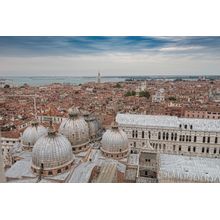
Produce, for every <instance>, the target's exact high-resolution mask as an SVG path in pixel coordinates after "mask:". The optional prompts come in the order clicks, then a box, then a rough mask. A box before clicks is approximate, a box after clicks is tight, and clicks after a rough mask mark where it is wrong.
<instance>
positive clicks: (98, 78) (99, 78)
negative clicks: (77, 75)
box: [97, 72, 101, 83]
mask: <svg viewBox="0 0 220 220" xmlns="http://www.w3.org/2000/svg"><path fill="white" fill-rule="evenodd" d="M97 83H101V75H100V72H98V76H97Z"/></svg>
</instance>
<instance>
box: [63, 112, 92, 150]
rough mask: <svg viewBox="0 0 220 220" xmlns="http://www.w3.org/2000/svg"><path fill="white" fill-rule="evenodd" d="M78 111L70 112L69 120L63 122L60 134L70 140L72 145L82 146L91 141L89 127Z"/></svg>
mask: <svg viewBox="0 0 220 220" xmlns="http://www.w3.org/2000/svg"><path fill="white" fill-rule="evenodd" d="M77 112H78V111H77V110H71V111H69V118H68V119H66V120H63V121H62V123H61V125H60V128H59V132H60V133H61V134H63V135H64V136H65V137H67V138H68V140H69V141H70V143H71V144H72V145H73V146H74V145H80V144H84V143H87V142H88V141H89V127H88V124H87V123H86V121H85V120H84V118H83V117H82V116H80V115H79V114H78V113H77Z"/></svg>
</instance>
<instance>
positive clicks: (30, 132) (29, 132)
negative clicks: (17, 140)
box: [22, 121, 47, 147]
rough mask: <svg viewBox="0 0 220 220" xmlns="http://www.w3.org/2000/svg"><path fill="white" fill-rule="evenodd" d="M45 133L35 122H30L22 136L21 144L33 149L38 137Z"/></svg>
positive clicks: (42, 127)
mask: <svg viewBox="0 0 220 220" xmlns="http://www.w3.org/2000/svg"><path fill="white" fill-rule="evenodd" d="M46 133H47V129H46V128H45V127H44V126H42V125H39V123H38V122H37V121H32V122H31V125H30V126H28V127H27V128H26V129H25V130H24V132H23V134H22V143H23V145H24V146H28V147H33V145H34V144H35V143H36V141H37V140H38V138H39V137H41V136H42V135H44V134H46Z"/></svg>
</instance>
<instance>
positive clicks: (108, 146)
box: [101, 122, 128, 159]
mask: <svg viewBox="0 0 220 220" xmlns="http://www.w3.org/2000/svg"><path fill="white" fill-rule="evenodd" d="M101 145H102V147H101V151H102V152H103V153H104V155H105V156H107V157H113V158H114V159H120V158H123V157H126V156H127V154H128V137H127V135H126V133H125V132H124V131H123V130H122V129H120V128H118V125H117V123H115V122H114V123H113V124H112V128H111V129H108V130H107V131H106V132H105V133H104V134H103V136H102V140H101Z"/></svg>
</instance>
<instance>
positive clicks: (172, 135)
mask: <svg viewBox="0 0 220 220" xmlns="http://www.w3.org/2000/svg"><path fill="white" fill-rule="evenodd" d="M173 137H174V136H173V132H172V133H171V140H173Z"/></svg>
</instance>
